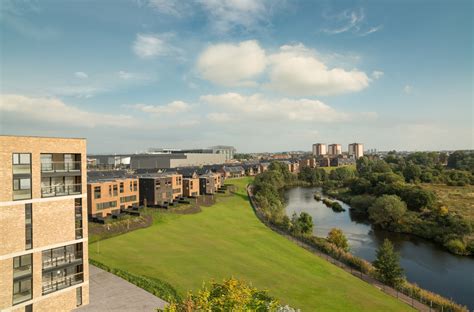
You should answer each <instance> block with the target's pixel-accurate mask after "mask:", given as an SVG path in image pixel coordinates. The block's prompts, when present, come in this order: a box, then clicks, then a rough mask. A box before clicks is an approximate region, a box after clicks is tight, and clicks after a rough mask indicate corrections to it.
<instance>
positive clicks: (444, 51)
mask: <svg viewBox="0 0 474 312" xmlns="http://www.w3.org/2000/svg"><path fill="white" fill-rule="evenodd" d="M472 12H473V4H472V1H355V2H353V1H350V2H349V1H337V2H335V1H318V2H316V1H250V0H247V1H237V0H223V1H217V0H195V1H166V0H128V1H125V0H121V1H111V0H109V1H68V2H61V1H20V0H18V1H6V0H5V1H2V3H1V15H0V35H1V48H0V52H1V55H0V66H1V68H0V73H1V76H0V79H1V81H0V82H1V89H0V92H1V100H0V133H2V134H21V135H48V136H73V137H86V138H87V139H88V148H89V151H91V152H135V151H141V150H145V149H147V148H149V147H174V148H180V147H181V148H185V147H206V146H211V145H217V144H226V145H234V146H235V147H236V148H237V149H238V151H241V152H252V151H254V152H260V151H285V150H309V149H310V146H311V144H312V143H315V142H326V143H335V142H337V143H341V144H343V145H346V144H347V143H351V142H355V141H356V142H363V143H364V144H365V147H366V148H377V149H379V150H391V149H397V150H439V149H468V148H471V149H472V148H474V139H473V117H474V116H473V91H472V90H473V77H472V75H473V51H472V46H473V33H472V32H473V25H472V19H473V16H472Z"/></svg>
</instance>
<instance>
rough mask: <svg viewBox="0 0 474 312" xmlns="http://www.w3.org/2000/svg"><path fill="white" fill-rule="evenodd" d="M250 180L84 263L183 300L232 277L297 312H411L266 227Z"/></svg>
mask: <svg viewBox="0 0 474 312" xmlns="http://www.w3.org/2000/svg"><path fill="white" fill-rule="evenodd" d="M249 181H250V179H248V178H243V179H239V180H231V181H230V182H231V183H234V184H235V185H237V186H238V192H237V194H236V195H229V196H227V197H225V196H222V197H220V198H219V199H218V201H217V203H216V204H215V205H214V206H211V207H204V208H203V211H202V212H200V213H197V214H192V215H175V214H160V215H159V217H157V218H156V220H155V223H154V224H153V225H152V226H151V227H149V228H146V229H141V230H137V231H134V232H130V233H127V234H124V235H121V236H117V237H114V238H111V239H108V240H104V241H100V242H99V243H94V244H91V245H90V247H89V254H90V257H91V258H93V259H95V260H98V261H100V262H103V263H105V264H107V265H109V266H112V267H116V268H120V269H124V270H127V271H130V272H132V273H135V274H140V275H144V276H150V277H157V278H160V279H162V280H165V281H167V282H169V283H170V284H172V285H173V286H174V287H176V289H177V290H178V291H179V292H180V293H181V294H185V293H186V292H187V291H188V290H196V289H198V288H200V287H201V286H202V283H203V281H209V280H212V279H214V280H217V281H221V280H222V279H223V278H226V277H230V276H234V277H236V278H239V279H243V280H246V281H249V282H251V283H252V284H253V285H254V286H256V287H257V288H259V289H267V290H269V292H270V294H271V295H272V296H274V297H276V298H278V299H279V300H280V302H281V303H284V304H290V305H291V306H292V307H295V308H300V309H302V311H323V310H324V311H408V310H410V309H411V308H410V307H408V306H407V305H405V304H403V303H401V302H399V301H397V300H396V299H394V298H392V297H389V296H388V295H385V294H384V293H382V292H381V291H379V290H377V289H376V288H375V287H373V286H371V285H369V284H366V283H364V282H362V281H360V280H359V279H357V278H355V277H353V276H352V275H350V274H348V273H346V272H344V271H343V270H341V269H340V268H338V267H335V266H333V265H331V264H329V263H328V262H326V261H324V260H322V259H320V258H318V257H317V256H315V255H313V254H311V253H310V252H308V251H306V250H304V249H302V248H300V247H298V246H296V245H295V244H294V243H292V242H290V241H288V240H287V239H286V238H284V237H282V236H280V235H278V234H276V233H274V232H272V231H271V230H269V229H268V228H267V227H265V226H264V225H263V224H262V223H260V221H259V220H258V219H257V218H256V217H255V215H254V213H253V211H252V208H251V207H250V204H249V202H248V199H247V196H246V192H245V185H246V184H247V183H248V182H249ZM97 244H99V245H97Z"/></svg>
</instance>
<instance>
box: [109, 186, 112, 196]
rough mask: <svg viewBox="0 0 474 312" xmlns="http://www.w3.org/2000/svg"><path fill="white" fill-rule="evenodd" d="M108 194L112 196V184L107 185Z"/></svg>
mask: <svg viewBox="0 0 474 312" xmlns="http://www.w3.org/2000/svg"><path fill="white" fill-rule="evenodd" d="M109 196H112V185H109Z"/></svg>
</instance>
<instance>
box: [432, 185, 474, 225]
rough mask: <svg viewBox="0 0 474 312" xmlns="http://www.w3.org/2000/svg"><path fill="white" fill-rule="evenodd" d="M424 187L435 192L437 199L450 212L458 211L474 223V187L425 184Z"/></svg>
mask: <svg viewBox="0 0 474 312" xmlns="http://www.w3.org/2000/svg"><path fill="white" fill-rule="evenodd" d="M423 187H424V188H426V189H428V190H432V191H433V192H435V193H436V197H437V198H438V199H439V200H440V201H441V202H442V204H443V205H444V206H446V207H447V208H448V209H449V210H450V211H456V212H458V213H459V214H461V215H462V216H464V217H466V218H468V219H469V220H471V221H474V185H466V186H449V185H445V184H423Z"/></svg>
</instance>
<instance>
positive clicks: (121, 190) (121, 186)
mask: <svg viewBox="0 0 474 312" xmlns="http://www.w3.org/2000/svg"><path fill="white" fill-rule="evenodd" d="M120 193H123V182H120Z"/></svg>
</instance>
